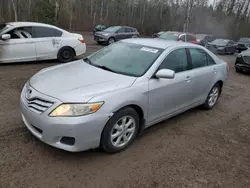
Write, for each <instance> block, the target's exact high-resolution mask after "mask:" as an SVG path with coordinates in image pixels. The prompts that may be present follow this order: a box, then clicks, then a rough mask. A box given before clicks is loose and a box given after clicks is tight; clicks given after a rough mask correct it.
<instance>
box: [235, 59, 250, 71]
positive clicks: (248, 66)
mask: <svg viewBox="0 0 250 188" xmlns="http://www.w3.org/2000/svg"><path fill="white" fill-rule="evenodd" d="M248 59H249V61H248ZM234 66H235V68H238V69H241V70H244V71H250V57H237V58H236V61H235V65H234Z"/></svg>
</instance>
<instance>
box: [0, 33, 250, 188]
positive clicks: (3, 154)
mask: <svg viewBox="0 0 250 188" xmlns="http://www.w3.org/2000/svg"><path fill="white" fill-rule="evenodd" d="M85 39H86V41H87V43H88V44H90V45H88V51H87V54H89V53H92V52H94V51H96V50H97V49H99V48H101V46H97V45H94V43H93V42H92V41H91V38H90V37H85ZM221 58H223V59H225V60H226V61H227V62H228V63H229V64H230V66H231V70H230V72H229V78H228V81H227V83H226V85H225V87H224V90H223V94H222V96H221V98H220V100H219V103H218V105H217V106H216V107H215V108H214V109H213V110H212V111H202V110H200V109H193V110H190V111H188V112H186V113H184V114H181V115H178V116H177V117H174V118H172V119H170V120H167V121H164V122H162V123H160V124H158V125H156V126H153V127H152V128H149V129H148V130H147V131H146V132H145V133H144V135H143V136H141V137H140V138H138V139H137V140H136V141H135V143H134V144H133V145H131V146H130V147H129V148H128V149H127V150H125V151H124V152H121V153H119V154H114V155H109V154H106V153H102V152H100V151H98V150H97V151H87V152H81V153H68V152H65V151H61V150H58V149H55V148H52V147H50V146H48V145H46V144H44V143H42V142H40V141H38V140H37V139H36V138H35V137H34V136H32V135H31V134H30V133H29V132H28V131H27V129H26V128H25V126H24V124H23V123H22V121H21V118H20V114H19V95H20V91H21V88H22V86H23V84H24V83H25V82H26V81H27V80H28V79H29V78H30V77H31V76H32V75H33V74H35V73H36V72H37V71H39V70H40V69H42V68H44V67H48V66H52V65H55V64H57V63H56V62H50V61H49V62H36V63H26V64H13V65H2V66H0V104H1V107H2V108H1V109H0V187H2V188H7V187H8V188H9V187H15V188H16V187H18V188H34V187H36V188H38V187H42V188H47V187H48V188H52V187H53V188H68V187H72V188H74V187H76V188H79V187H84V188H92V187H93V188H106V187H107V188H113V187H114V188H123V187H129V188H135V187H136V188H147V187H150V188H151V187H152V188H158V187H178V188H179V187H190V188H198V187H211V188H215V187H225V188H231V187H232V188H238V187H239V188H245V187H250V136H249V135H250V134H249V133H250V128H249V127H250V75H247V74H237V73H235V71H234V69H233V63H234V61H235V56H222V57H221Z"/></svg>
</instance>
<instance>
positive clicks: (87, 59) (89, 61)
mask: <svg viewBox="0 0 250 188" xmlns="http://www.w3.org/2000/svg"><path fill="white" fill-rule="evenodd" d="M83 60H84V61H86V63H88V64H90V65H92V62H91V60H90V59H89V58H87V57H86V58H85V59H83Z"/></svg>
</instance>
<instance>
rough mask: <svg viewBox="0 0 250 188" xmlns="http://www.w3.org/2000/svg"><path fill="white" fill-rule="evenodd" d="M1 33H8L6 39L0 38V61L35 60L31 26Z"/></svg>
mask: <svg viewBox="0 0 250 188" xmlns="http://www.w3.org/2000/svg"><path fill="white" fill-rule="evenodd" d="M2 34H10V36H11V38H10V39H8V40H0V52H1V57H0V62H21V61H34V60H36V51H35V40H34V39H33V37H32V35H33V34H32V27H19V28H14V29H11V30H10V31H6V32H4V33H2Z"/></svg>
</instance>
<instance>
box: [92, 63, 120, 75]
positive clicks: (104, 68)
mask: <svg viewBox="0 0 250 188" xmlns="http://www.w3.org/2000/svg"><path fill="white" fill-rule="evenodd" d="M92 65H93V66H95V67H98V68H101V69H103V70H107V71H110V72H114V73H117V72H116V71H114V70H112V69H110V68H108V67H106V66H104V65H94V64H92Z"/></svg>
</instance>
